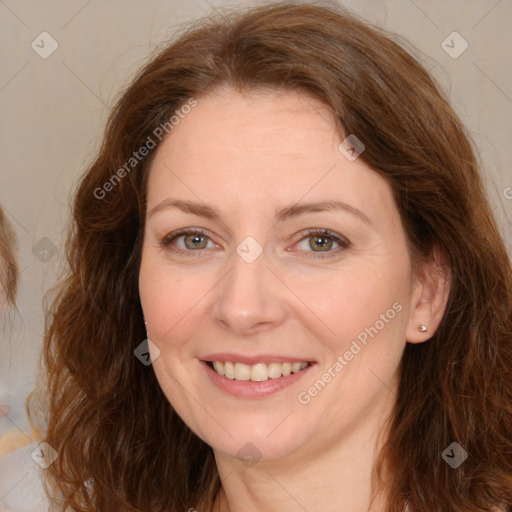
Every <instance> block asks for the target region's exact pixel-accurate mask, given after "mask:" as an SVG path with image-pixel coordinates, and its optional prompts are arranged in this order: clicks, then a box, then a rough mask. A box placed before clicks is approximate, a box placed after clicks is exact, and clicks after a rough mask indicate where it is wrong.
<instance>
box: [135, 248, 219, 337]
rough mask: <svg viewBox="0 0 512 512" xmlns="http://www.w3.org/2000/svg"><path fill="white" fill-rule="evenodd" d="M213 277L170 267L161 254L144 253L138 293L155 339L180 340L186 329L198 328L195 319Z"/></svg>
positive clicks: (184, 335)
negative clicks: (155, 255)
mask: <svg viewBox="0 0 512 512" xmlns="http://www.w3.org/2000/svg"><path fill="white" fill-rule="evenodd" d="M213 283H214V280H213V278H212V276H210V277H208V275H206V274H205V273H202V274H201V273H198V272H189V271H187V270H183V269H182V270H177V269H176V268H174V269H172V270H171V269H170V268H168V266H166V265H165V264H163V263H162V261H161V258H154V257H151V255H146V256H144V257H143V260H142V263H141V267H140V273H139V295H140V301H141V305H142V309H143V311H144V317H145V320H146V322H147V326H148V333H149V334H150V335H151V337H152V338H154V340H155V341H158V340H164V339H165V340H166V342H171V343H175V344H179V340H180V339H182V338H183V339H186V333H185V332H184V330H185V331H186V330H187V329H188V330H193V329H196V328H197V322H195V321H192V320H193V319H194V317H197V316H198V315H199V314H200V312H201V301H202V299H203V298H204V297H205V296H206V295H207V293H208V291H209V290H210V289H211V287H212V285H213Z"/></svg>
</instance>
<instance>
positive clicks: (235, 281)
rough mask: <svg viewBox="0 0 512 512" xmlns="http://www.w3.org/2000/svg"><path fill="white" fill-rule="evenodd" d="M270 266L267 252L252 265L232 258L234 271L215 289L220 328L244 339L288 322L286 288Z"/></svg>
mask: <svg viewBox="0 0 512 512" xmlns="http://www.w3.org/2000/svg"><path fill="white" fill-rule="evenodd" d="M267 263H268V262H267V258H266V255H265V252H263V253H262V254H261V255H260V256H259V257H258V258H257V259H256V260H255V261H252V262H250V263H249V262H247V261H245V260H244V259H243V258H242V257H241V256H239V254H237V253H234V254H233V257H232V267H231V270H230V271H229V272H228V273H227V275H226V276H225V277H224V278H223V279H222V280H221V282H220V283H219V285H218V286H217V287H215V289H214V293H215V296H214V299H213V305H212V309H213V315H214V320H215V322H216V323H217V325H219V326H220V327H221V328H223V329H224V330H226V331H230V332H231V333H232V334H236V335H240V336H241V335H250V334H256V333H259V332H265V331H267V330H270V329H273V328H275V327H278V326H279V325H281V324H282V323H283V322H284V321H285V319H286V316H287V314H288V309H287V306H286V305H287V300H286V288H285V286H284V285H283V283H282V282H281V281H280V280H279V279H278V278H277V277H276V275H275V273H274V272H273V271H271V270H270V269H269V268H268V266H267Z"/></svg>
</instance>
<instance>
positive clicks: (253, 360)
mask: <svg viewBox="0 0 512 512" xmlns="http://www.w3.org/2000/svg"><path fill="white" fill-rule="evenodd" d="M201 359H202V360H203V361H211V362H213V361H221V362H226V361H229V362H231V363H243V364H247V365H253V364H257V363H266V364H268V363H313V362H314V361H313V360H311V359H304V358H303V357H297V356H281V355H277V354H258V355H250V356H249V355H244V354H232V353H227V352H222V353H220V352H219V353H215V354H208V355H206V356H204V357H202V358H201Z"/></svg>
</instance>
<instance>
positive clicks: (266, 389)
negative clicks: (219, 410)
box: [201, 361, 314, 398]
mask: <svg viewBox="0 0 512 512" xmlns="http://www.w3.org/2000/svg"><path fill="white" fill-rule="evenodd" d="M201 364H202V365H203V367H204V368H205V370H206V374H207V375H208V378H209V379H210V381H211V382H213V384H215V385H216V386H217V387H218V388H220V389H221V390H222V391H225V392H226V393H229V394H230V395H232V396H236V397H239V398H265V397H267V396H270V395H273V394H274V393H278V392H279V391H281V390H283V389H284V388H287V387H289V386H291V385H293V384H295V383H296V382H297V381H298V380H299V379H301V378H302V377H303V375H305V374H306V373H308V372H309V370H310V369H311V368H312V367H313V366H314V363H310V364H309V365H308V366H306V368H304V369H303V370H300V371H299V372H297V373H291V374H290V375H287V376H281V377H279V378H278V379H268V380H266V381H263V382H255V381H252V380H235V379H228V378H227V377H223V376H222V375H219V374H218V373H217V372H216V371H215V370H213V369H212V368H210V366H209V365H208V364H207V363H206V362H205V361H201Z"/></svg>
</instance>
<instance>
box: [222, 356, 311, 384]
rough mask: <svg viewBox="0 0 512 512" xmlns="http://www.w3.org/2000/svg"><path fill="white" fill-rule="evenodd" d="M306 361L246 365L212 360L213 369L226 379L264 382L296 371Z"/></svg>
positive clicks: (304, 366) (304, 365)
mask: <svg viewBox="0 0 512 512" xmlns="http://www.w3.org/2000/svg"><path fill="white" fill-rule="evenodd" d="M307 365H308V363H299V362H294V363H270V364H265V363H258V364H253V365H248V364H244V363H231V362H229V361H226V362H224V363H223V362H222V361H213V369H214V370H215V371H216V372H217V373H218V374H219V375H222V376H224V377H226V378H228V379H234V380H251V381H254V382H264V381H266V380H268V379H278V378H279V377H286V376H288V375H290V374H291V373H297V372H300V371H301V370H303V369H304V368H306V366H307Z"/></svg>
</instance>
